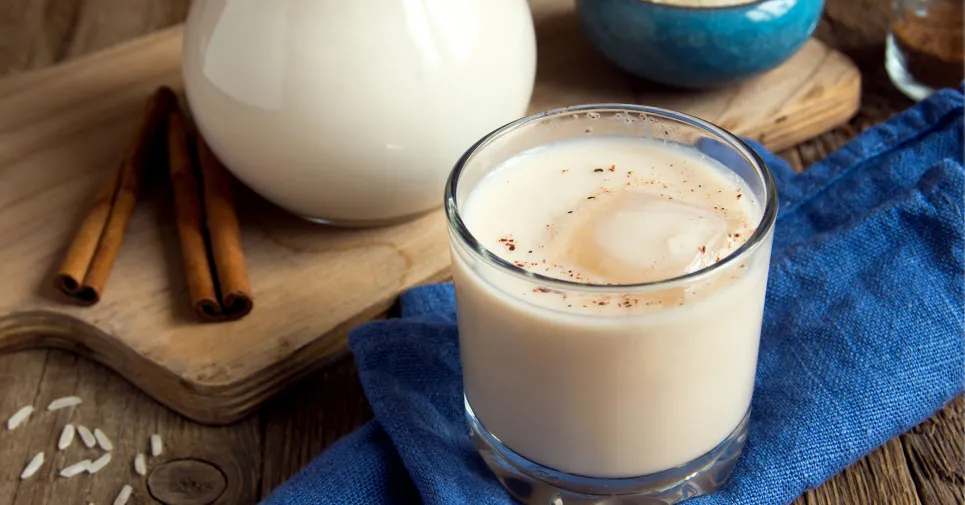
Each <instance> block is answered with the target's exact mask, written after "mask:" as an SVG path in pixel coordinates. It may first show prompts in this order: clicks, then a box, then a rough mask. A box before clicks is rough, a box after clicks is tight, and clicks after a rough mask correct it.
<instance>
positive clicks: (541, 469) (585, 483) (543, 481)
mask: <svg viewBox="0 0 965 505" xmlns="http://www.w3.org/2000/svg"><path fill="white" fill-rule="evenodd" d="M463 400H464V402H465V405H466V421H467V423H468V424H469V434H470V436H471V438H472V441H473V443H474V444H475V445H476V449H478V450H479V453H480V454H481V455H482V457H483V459H484V460H485V461H486V464H487V465H489V468H490V469H492V471H493V473H495V474H496V477H497V478H498V479H499V481H500V482H501V483H502V485H503V487H505V488H506V489H507V490H508V491H509V492H510V493H511V494H512V495H513V496H514V497H515V498H516V499H517V500H519V501H521V502H523V503H525V504H527V505H671V504H674V503H678V502H680V501H682V500H686V499H687V498H693V497H695V496H701V495H705V494H709V493H712V492H714V491H715V490H717V489H718V488H719V487H720V486H721V485H723V484H724V482H726V481H727V478H728V477H729V476H730V473H731V471H733V470H734V465H735V464H736V463H737V459H738V457H739V456H740V453H741V449H743V447H744V441H745V440H746V439H747V422H748V419H749V417H750V411H749V410H748V412H747V413H746V414H744V418H743V419H741V422H740V424H738V425H737V428H736V429H735V430H734V431H733V432H731V434H730V435H728V437H727V438H726V439H724V441H723V442H721V443H720V445H718V446H717V447H715V448H714V449H712V450H711V451H710V452H708V453H707V454H704V455H703V456H701V457H699V458H697V459H695V460H693V461H691V462H689V463H686V464H684V465H681V466H678V467H675V468H671V469H669V470H665V471H663V472H660V473H655V474H652V475H644V476H641V477H631V478H626V479H601V478H594V477H584V476H580V475H572V474H567V473H562V472H559V471H556V470H553V469H551V468H547V467H545V466H542V465H539V464H537V463H534V462H532V461H529V460H527V459H526V458H524V457H522V456H520V455H519V454H516V453H515V452H513V451H512V450H511V449H509V448H508V447H506V446H505V445H503V444H502V442H500V441H499V440H498V439H496V437H495V436H493V434H492V433H489V432H488V431H487V430H486V428H485V427H483V425H482V423H481V422H480V421H479V419H477V418H476V415H475V414H474V413H473V411H472V407H470V405H469V401H468V400H466V399H465V397H463Z"/></svg>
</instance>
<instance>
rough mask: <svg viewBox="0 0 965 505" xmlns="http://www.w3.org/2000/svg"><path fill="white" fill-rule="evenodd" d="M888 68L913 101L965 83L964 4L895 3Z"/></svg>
mask: <svg viewBox="0 0 965 505" xmlns="http://www.w3.org/2000/svg"><path fill="white" fill-rule="evenodd" d="M892 3H893V12H892V21H891V31H890V33H889V34H888V40H887V49H886V54H885V66H886V67H887V69H888V76H889V77H890V78H891V81H892V82H893V83H894V84H895V86H896V87H897V88H898V89H900V90H901V91H902V92H903V93H904V94H905V95H907V96H908V97H909V98H911V99H913V100H921V99H923V98H925V97H926V96H928V95H930V94H931V93H933V92H934V91H935V90H937V89H940V88H953V87H956V86H958V85H959V84H961V82H962V80H963V79H965V56H963V37H965V0H893V2H892Z"/></svg>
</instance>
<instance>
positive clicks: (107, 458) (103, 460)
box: [87, 453, 111, 475]
mask: <svg viewBox="0 0 965 505" xmlns="http://www.w3.org/2000/svg"><path fill="white" fill-rule="evenodd" d="M110 462H111V453H107V454H105V455H103V456H101V457H99V458H97V459H95V460H94V462H93V463H91V464H90V466H89V467H87V473H89V474H91V475H93V474H95V473H97V472H99V471H101V470H102V469H103V468H104V467H105V466H107V464H108V463H110Z"/></svg>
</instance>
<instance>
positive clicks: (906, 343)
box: [264, 88, 965, 505]
mask: <svg viewBox="0 0 965 505" xmlns="http://www.w3.org/2000/svg"><path fill="white" fill-rule="evenodd" d="M962 137H963V96H962V89H961V88H960V89H957V90H953V89H948V90H943V91H940V92H938V93H936V94H934V95H932V96H931V97H930V98H928V99H927V100H925V101H923V102H920V103H919V104H917V105H916V106H914V107H913V108H911V109H909V110H907V111H905V112H904V113H902V114H900V115H898V116H896V117H894V118H893V119H892V120H890V121H888V122H886V123H883V124H881V125H878V126H876V127H875V128H872V129H871V130H869V131H867V132H865V133H864V134H862V135H861V136H859V137H858V138H856V139H855V140H853V141H852V142H851V143H849V144H848V145H847V146H845V147H843V148H842V149H841V150H839V151H837V152H835V153H833V154H832V155H830V156H829V157H828V158H827V159H826V160H824V161H823V162H821V163H819V164H817V165H815V166H813V167H811V168H810V169H809V170H807V171H806V172H804V173H803V174H794V173H793V171H792V170H791V169H790V167H789V166H787V165H786V164H785V163H784V162H783V161H781V160H780V159H779V158H777V157H775V156H774V155H772V154H770V153H768V152H766V151H765V150H764V149H763V148H761V147H760V146H757V145H755V148H756V149H758V151H759V152H760V153H761V155H762V156H763V157H764V158H765V160H766V161H767V163H768V165H769V166H770V167H771V169H772V171H773V172H774V174H775V178H776V179H777V182H778V186H779V188H780V199H781V209H780V214H779V217H778V221H777V225H776V230H775V239H774V249H773V256H772V260H771V271H770V279H769V285H768V292H767V302H766V308H765V315H764V326H763V331H762V337H761V347H760V358H759V363H758V370H757V376H756V381H755V390H754V398H753V403H752V413H751V423H750V434H749V437H748V443H747V446H746V447H745V449H744V452H743V454H742V455H741V458H740V461H739V462H738V465H737V468H736V469H735V471H734V473H733V475H732V477H731V479H730V481H728V483H727V484H726V485H725V487H724V488H723V489H721V490H720V491H719V492H718V493H715V494H714V495H711V496H706V497H701V498H697V499H694V500H692V501H689V502H687V503H688V504H691V503H692V504H693V505H717V504H721V505H722V504H767V505H771V504H780V503H789V502H790V501H792V500H793V499H794V498H796V497H797V496H799V495H800V494H801V493H803V492H804V491H805V490H806V489H808V488H813V487H815V486H818V485H820V484H821V483H822V482H823V481H825V480H826V479H828V478H829V477H831V476H832V475H834V474H836V473H838V472H840V471H841V470H843V469H844V468H845V467H846V466H848V465H849V464H850V463H852V462H854V461H855V460H857V459H859V458H861V457H862V456H864V455H865V454H867V453H868V452H870V451H872V450H873V449H874V448H876V447H878V446H880V445H881V444H883V443H885V442H886V441H887V440H889V439H890V438H892V437H894V436H896V435H898V434H900V433H903V432H905V431H907V430H908V429H910V428H911V427H913V426H915V425H916V424H918V423H920V422H921V421H923V420H925V419H926V418H928V417H929V416H930V415H931V414H932V413H934V412H935V411H936V410H937V409H939V408H941V407H942V405H944V404H945V403H946V402H948V401H949V400H951V399H952V398H953V397H954V396H956V395H957V394H958V393H959V392H961V391H962V390H963V385H965V384H963V374H965V347H963V344H965V339H963V334H965V324H963V323H965V321H963V311H962V302H963V296H965V288H963V271H965V266H963V257H965V247H963V230H962V227H963V220H965V215H963V185H965V174H963V171H965V170H963V160H962V157H963V142H962ZM401 303H402V315H401V318H400V319H396V320H386V321H378V322H373V323H369V324H366V325H363V326H361V327H359V328H358V329H356V330H355V331H354V332H352V334H351V336H350V343H351V347H352V350H353V352H354V353H355V359H356V361H357V362H358V368H359V376H360V377H361V380H362V383H363V386H364V388H365V393H366V396H367V397H368V400H369V402H370V403H371V405H372V409H373V412H374V414H375V420H373V421H371V422H369V423H368V424H366V425H365V426H363V427H362V428H360V429H359V430H358V431H356V432H355V433H353V434H351V435H349V436H347V437H345V438H344V439H342V440H340V441H339V442H337V443H335V444H334V445H333V446H331V447H330V448H329V449H328V450H327V451H326V452H325V453H323V454H322V455H321V456H319V457H318V458H317V459H316V460H315V461H313V462H312V463H310V464H309V465H308V466H307V467H306V468H305V469H303V470H302V471H301V472H300V473H299V474H298V475H296V476H295V477H294V478H292V479H291V480H290V481H289V482H287V483H286V484H284V485H283V486H281V487H280V488H279V489H277V490H275V492H273V493H272V494H271V495H270V496H269V497H268V498H267V499H266V500H265V502H264V503H266V504H286V505H301V504H313V505H320V504H333V505H334V504H337V505H344V504H394V503H399V504H410V503H425V504H428V505H443V504H445V505H449V504H512V503H516V502H514V501H513V499H512V498H511V497H510V496H509V495H508V494H507V493H506V492H505V491H503V489H502V487H500V485H499V483H498V482H497V481H496V479H495V477H494V476H493V475H492V474H491V473H490V471H489V469H488V468H487V467H486V465H485V464H484V463H483V461H482V459H481V458H480V457H479V456H478V455H477V454H476V451H475V449H474V447H473V446H472V445H471V443H470V441H469V437H468V434H467V428H466V427H465V423H464V417H463V405H462V382H461V373H460V365H459V349H458V341H457V336H456V327H455V312H454V309H455V305H454V300H453V293H452V287H451V285H447V284H443V285H433V286H427V287H420V288H416V289H413V290H411V291H409V292H407V293H405V294H404V295H403V296H402V302H401Z"/></svg>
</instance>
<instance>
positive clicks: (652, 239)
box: [453, 136, 770, 478]
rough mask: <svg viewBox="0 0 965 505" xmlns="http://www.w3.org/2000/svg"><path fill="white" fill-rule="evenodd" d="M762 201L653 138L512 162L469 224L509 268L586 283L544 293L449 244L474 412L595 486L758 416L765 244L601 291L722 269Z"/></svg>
mask: <svg viewBox="0 0 965 505" xmlns="http://www.w3.org/2000/svg"><path fill="white" fill-rule="evenodd" d="M763 207H764V205H763V203H762V202H759V201H757V200H756V199H755V197H754V194H753V193H752V191H751V190H750V189H749V188H748V187H747V185H746V184H745V182H744V181H743V180H741V179H740V178H739V177H737V176H736V175H734V174H733V173H731V172H730V171H728V170H727V169H726V168H724V167H722V166H721V165H719V164H718V162H717V161H715V160H713V159H710V158H706V157H704V156H703V155H702V154H701V153H700V152H699V151H697V150H696V149H693V148H689V147H681V146H678V145H676V144H671V143H666V142H663V141H658V140H650V139H641V138H636V137H602V138H598V137H595V136H587V137H585V138H579V139H572V140H565V141H560V142H557V143H553V144H548V145H545V146H542V147H540V148H537V149H534V150H530V151H526V152H523V153H522V154H518V155H516V156H514V157H512V158H510V159H509V160H508V161H506V162H504V163H502V164H500V165H499V166H498V167H496V168H495V169H493V170H492V171H491V172H490V173H489V174H488V175H487V176H486V177H485V178H484V179H482V180H481V181H479V182H478V183H477V184H476V186H475V187H474V188H473V189H472V190H471V192H470V193H469V195H468V198H467V199H466V200H465V201H464V202H463V203H462V204H461V209H460V214H461V217H462V219H463V221H464V222H465V225H466V227H467V228H468V230H469V232H470V233H471V234H472V236H473V237H474V238H475V239H476V240H477V241H478V242H479V244H480V245H482V246H483V247H485V248H486V249H488V250H489V251H491V252H492V253H494V254H496V255H497V256H499V257H500V258H502V259H503V260H505V261H506V262H508V263H510V264H514V265H516V266H517V267H519V268H521V269H523V270H526V271H530V272H533V273H537V274H541V275H544V276H547V277H553V278H556V279H563V280H567V281H572V282H578V283H581V284H580V285H576V286H573V287H572V289H569V288H560V287H559V286H557V287H551V288H544V287H535V288H534V286H538V282H537V283H536V284H534V280H533V279H522V278H520V277H518V276H513V275H510V274H509V273H507V272H505V271H500V270H499V269H496V268H492V267H491V266H488V267H487V266H485V265H482V264H481V263H480V262H479V261H478V260H477V259H474V258H473V257H472V256H471V255H469V254H467V253H466V251H465V250H463V249H461V248H460V247H459V246H454V248H453V270H454V271H453V275H454V278H455V285H456V297H457V301H458V316H459V334H460V345H461V353H462V363H463V374H464V381H465V386H464V387H465V393H466V398H467V400H468V402H469V404H470V405H471V407H472V410H473V413H474V414H475V415H476V416H477V418H478V419H479V420H480V421H481V422H482V424H483V425H484V427H485V428H486V430H488V431H489V432H491V433H492V434H493V435H494V436H495V437H496V438H497V439H499V440H500V441H501V442H502V443H503V444H505V445H506V446H507V447H509V448H510V449H512V450H513V451H515V452H517V453H518V454H520V455H521V456H523V457H525V458H527V459H529V460H531V461H534V462H536V463H539V464H541V465H544V466H547V467H550V468H553V469H556V470H559V471H562V472H566V473H571V474H578V475H585V476H590V477H608V478H623V477H636V476H641V475H648V474H652V473H656V472H660V471H663V470H667V469H670V468H673V467H675V466H678V465H681V464H684V463H687V462H689V461H692V460H694V459H696V458H698V457H700V456H701V455H703V454H705V453H707V452H708V451H710V450H711V449H713V448H714V447H716V446H717V445H718V444H720V443H721V442H722V441H723V440H724V439H725V438H726V437H727V436H728V435H729V434H731V432H733V431H734V430H735V428H737V426H738V424H739V423H740V421H741V420H742V419H743V417H744V415H745V414H746V413H747V411H748V408H749V406H750V400H751V392H752V389H753V385H754V373H755V370H756V363H757V349H758V341H759V338H760V327H761V318H762V310H763V304H764V292H765V286H766V283H767V267H768V261H767V260H768V258H769V256H770V251H769V249H770V235H768V238H767V239H766V240H765V241H764V242H763V243H762V244H760V247H762V248H763V250H761V251H760V253H755V254H754V255H749V256H748V257H744V256H743V255H742V256H741V257H739V258H735V259H736V261H729V262H725V263H723V264H720V265H718V266H717V268H715V269H712V270H711V271H709V272H706V275H703V274H702V275H698V276H696V278H695V279H692V280H690V281H683V282H677V283H673V284H672V285H670V286H665V285H656V286H651V287H636V288H620V287H618V286H609V287H604V286H605V285H625V284H641V283H649V282H655V281H661V280H667V279H672V278H675V277H680V276H682V275H686V274H689V273H692V272H696V271H698V270H701V269H703V268H705V267H708V266H712V265H714V264H715V263H717V262H720V261H722V260H723V259H724V258H726V257H727V256H728V255H730V254H732V253H734V252H735V251H736V250H738V248H740V247H741V246H742V245H743V244H744V243H745V242H746V241H747V240H748V238H750V236H751V235H752V234H753V233H754V231H755V229H756V228H757V226H758V224H759V223H760V221H761V216H762V214H763ZM586 285H594V286H593V287H592V288H590V287H588V286H586ZM601 291H605V292H602V293H601Z"/></svg>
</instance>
